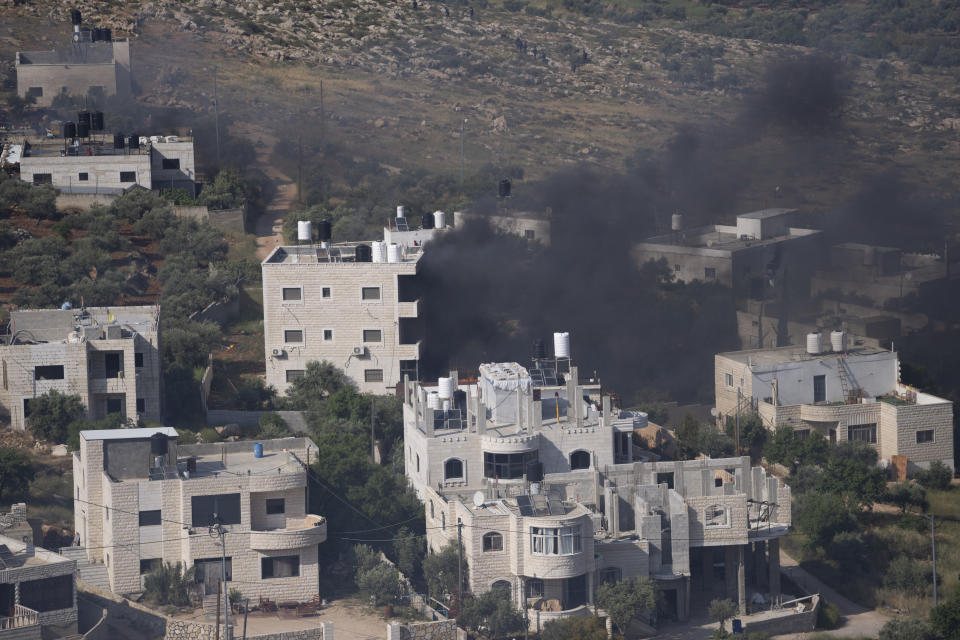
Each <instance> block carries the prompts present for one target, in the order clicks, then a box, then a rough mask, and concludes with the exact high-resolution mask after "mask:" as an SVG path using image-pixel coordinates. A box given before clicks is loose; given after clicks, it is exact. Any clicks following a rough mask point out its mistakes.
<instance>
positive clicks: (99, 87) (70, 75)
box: [15, 31, 131, 107]
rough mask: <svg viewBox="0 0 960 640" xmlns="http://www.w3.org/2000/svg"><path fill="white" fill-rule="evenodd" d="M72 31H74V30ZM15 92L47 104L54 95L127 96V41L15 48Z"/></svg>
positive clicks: (128, 57)
mask: <svg viewBox="0 0 960 640" xmlns="http://www.w3.org/2000/svg"><path fill="white" fill-rule="evenodd" d="M75 33H76V32H75ZM15 66H16V72H17V95H18V96H20V97H21V98H26V97H28V96H29V97H32V98H34V100H35V101H36V102H35V104H36V105H37V106H38V107H49V106H51V105H52V104H53V99H54V98H56V97H57V96H58V95H67V96H69V97H71V98H83V97H85V96H94V97H97V96H112V95H120V96H127V95H130V80H131V75H130V42H129V40H127V39H126V38H123V39H117V40H111V41H109V42H90V41H89V31H88V32H87V41H85V42H74V43H73V44H71V45H70V46H67V47H63V48H60V49H57V50H54V51H18V52H17V55H16V58H15Z"/></svg>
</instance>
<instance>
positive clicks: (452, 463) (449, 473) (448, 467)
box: [443, 458, 463, 480]
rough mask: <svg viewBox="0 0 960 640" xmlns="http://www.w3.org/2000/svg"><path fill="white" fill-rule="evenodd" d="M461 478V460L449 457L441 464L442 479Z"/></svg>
mask: <svg viewBox="0 0 960 640" xmlns="http://www.w3.org/2000/svg"><path fill="white" fill-rule="evenodd" d="M462 478H463V460H457V459H456V458H451V459H450V460H447V461H446V462H445V463H444V464H443V479H444V480H453V479H458V480H459V479H462Z"/></svg>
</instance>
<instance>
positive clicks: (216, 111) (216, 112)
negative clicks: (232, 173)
mask: <svg viewBox="0 0 960 640" xmlns="http://www.w3.org/2000/svg"><path fill="white" fill-rule="evenodd" d="M213 126H214V128H215V129H216V130H217V169H219V168H220V102H219V101H218V100H217V65H213Z"/></svg>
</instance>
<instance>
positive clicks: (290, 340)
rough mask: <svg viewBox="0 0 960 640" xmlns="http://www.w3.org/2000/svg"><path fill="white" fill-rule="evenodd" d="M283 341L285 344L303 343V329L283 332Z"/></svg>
mask: <svg viewBox="0 0 960 640" xmlns="http://www.w3.org/2000/svg"><path fill="white" fill-rule="evenodd" d="M283 341H284V342H285V343H287V344H295V343H300V342H303V329H286V330H285V331H284V332H283Z"/></svg>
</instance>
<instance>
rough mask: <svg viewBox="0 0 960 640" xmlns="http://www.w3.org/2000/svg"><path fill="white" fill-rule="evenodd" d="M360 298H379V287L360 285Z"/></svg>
mask: <svg viewBox="0 0 960 640" xmlns="http://www.w3.org/2000/svg"><path fill="white" fill-rule="evenodd" d="M360 299H361V300H379V299H380V287H362V288H361V289H360Z"/></svg>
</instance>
